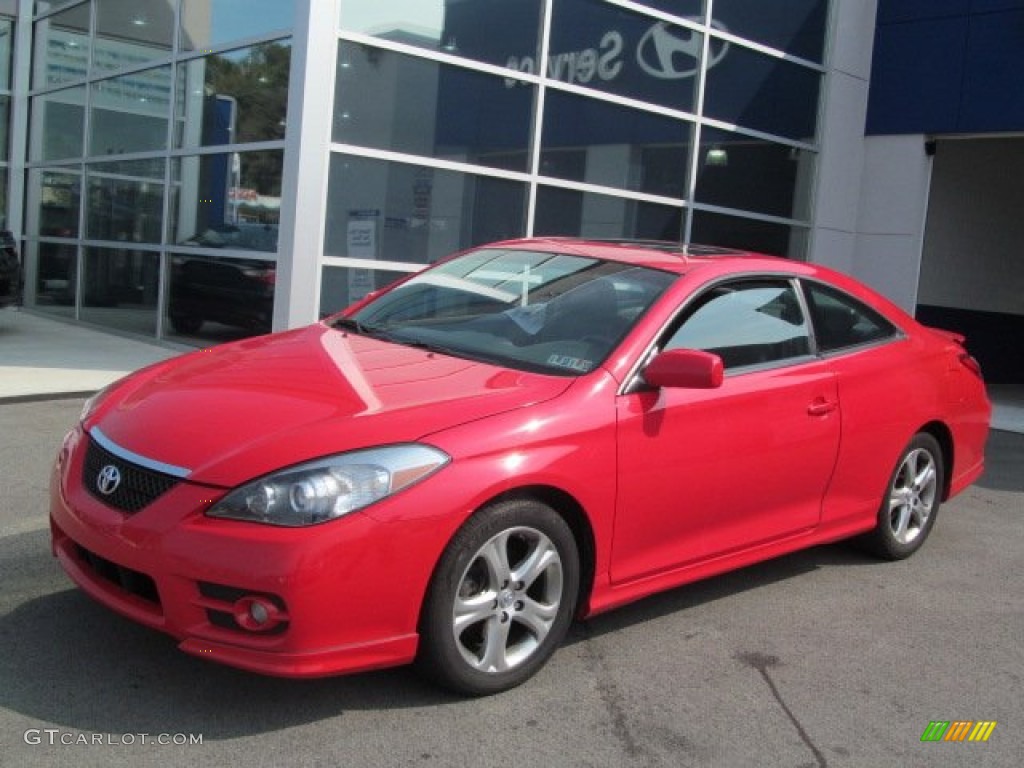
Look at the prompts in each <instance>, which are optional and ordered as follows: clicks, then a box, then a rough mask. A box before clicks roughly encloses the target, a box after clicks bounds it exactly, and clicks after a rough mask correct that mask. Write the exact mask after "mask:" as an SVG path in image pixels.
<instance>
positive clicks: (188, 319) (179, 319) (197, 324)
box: [171, 315, 203, 336]
mask: <svg viewBox="0 0 1024 768" xmlns="http://www.w3.org/2000/svg"><path fill="white" fill-rule="evenodd" d="M171 327H172V328H173V329H174V330H175V331H176V332H177V333H182V334H185V335H186V336H191V335H193V334H196V333H199V329H200V328H202V327H203V318H201V317H193V316H191V315H171Z"/></svg>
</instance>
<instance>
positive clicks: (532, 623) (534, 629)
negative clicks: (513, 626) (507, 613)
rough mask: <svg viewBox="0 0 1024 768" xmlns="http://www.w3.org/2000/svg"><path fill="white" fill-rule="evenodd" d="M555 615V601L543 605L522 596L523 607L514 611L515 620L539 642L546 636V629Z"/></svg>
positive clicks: (549, 627) (556, 608)
mask: <svg viewBox="0 0 1024 768" xmlns="http://www.w3.org/2000/svg"><path fill="white" fill-rule="evenodd" d="M557 616H558V603H557V602H556V603H553V604H551V605H545V604H543V603H538V602H537V601H536V600H534V599H532V598H530V597H525V596H524V598H523V607H522V608H521V609H520V610H519V611H518V612H517V613H516V615H515V620H516V621H517V622H519V623H520V624H522V625H523V626H524V627H526V628H527V629H528V630H529V631H530V633H531V634H532V635H533V636H534V637H535V638H536V639H537V642H538V643H539V642H542V641H543V640H544V638H545V637H547V634H548V630H550V629H551V624H552V623H553V622H554V620H555V617H557Z"/></svg>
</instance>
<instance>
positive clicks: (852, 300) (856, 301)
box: [799, 277, 906, 360]
mask: <svg viewBox="0 0 1024 768" xmlns="http://www.w3.org/2000/svg"><path fill="white" fill-rule="evenodd" d="M799 282H800V291H801V294H802V295H803V300H804V304H805V306H806V307H807V315H808V319H809V320H810V324H811V329H812V336H813V347H812V348H813V349H814V353H815V355H816V356H817V357H819V358H821V359H822V360H828V359H831V358H834V357H838V356H840V355H847V354H851V353H854V352H860V351H862V350H865V349H873V348H875V347H881V346H884V345H886V344H892V343H895V342H897V341H901V340H903V339H905V338H906V332H905V331H904V330H903V329H902V328H900V327H899V325H897V324H896V323H895V322H893V321H892V320H890V319H889V318H888V317H886V316H885V315H884V314H883V313H882V312H880V311H879V310H877V309H875V308H874V307H872V306H871V305H869V304H868V303H867V302H866V301H864V300H862V299H860V298H858V297H856V296H854V295H853V294H852V293H850V292H849V291H844V290H843V289H842V288H840V287H839V286H837V285H833V284H832V283H827V282H824V281H822V280H814V279H812V278H806V277H805V278H800V280H799ZM814 289H818V290H821V291H822V292H824V293H826V294H832V295H834V296H836V297H837V298H838V299H839V300H840V301H841V302H848V304H847V306H848V307H849V308H850V309H853V310H855V311H857V312H860V313H861V314H863V315H865V316H867V318H868V319H869V320H871V321H872V322H874V323H875V324H877V325H882V326H884V327H887V328H888V329H889V333H888V334H887V335H885V336H883V337H878V338H872V339H868V340H865V341H861V342H854V343H851V344H846V345H843V346H839V347H835V348H832V349H822V345H821V337H822V333H821V328H820V326H821V325H822V322H821V318H820V317H819V313H818V310H817V307H816V304H815V301H814V297H813V295H812V293H811V291H812V290H814Z"/></svg>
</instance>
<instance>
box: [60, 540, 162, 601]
mask: <svg viewBox="0 0 1024 768" xmlns="http://www.w3.org/2000/svg"><path fill="white" fill-rule="evenodd" d="M76 547H77V548H78V557H79V558H80V559H81V561H82V562H83V563H85V564H86V565H88V566H89V568H90V569H92V572H93V573H95V574H96V575H97V576H99V577H100V578H101V579H104V580H106V581H109V582H110V583H111V584H114V585H115V586H118V587H120V588H121V589H123V590H124V591H125V592H128V593H130V594H133V595H135V596H136V597H140V598H142V599H143V600H145V601H146V602H149V603H155V604H156V605H160V595H159V594H158V593H157V591H156V582H154V581H153V579H151V578H150V577H149V576H147V575H146V574H144V573H139V572H138V571H133V570H132V569H131V568H125V567H124V566H122V565H118V564H117V563H112V562H111V561H109V560H107V559H106V558H103V557H100V556H99V555H97V554H95V553H94V552H90V551H89V550H88V549H86V548H85V547H83V546H80V545H76Z"/></svg>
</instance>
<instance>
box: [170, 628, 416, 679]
mask: <svg viewBox="0 0 1024 768" xmlns="http://www.w3.org/2000/svg"><path fill="white" fill-rule="evenodd" d="M418 644H419V636H418V635H405V636H402V637H392V638H388V639H386V640H378V641H375V642H373V643H366V644H363V645H346V646H342V647H340V648H330V649H319V650H317V651H313V652H310V653H301V654H299V653H275V652H267V651H258V650H253V649H250V648H239V647H237V646H232V645H227V644H224V643H215V642H210V641H209V640H203V639H201V638H194V637H190V638H187V639H185V640H183V641H182V642H181V643H180V644H179V645H178V648H179V649H180V650H182V651H184V652H185V653H189V654H192V655H193V656H198V657H199V658H201V659H209V660H210V661H216V662H218V663H220V664H226V665H228V666H231V667H237V668H239V669H245V670H248V671H249V672H257V673H259V674H261V675H272V676H274V677H293V678H313V677H327V676H330V675H341V674H349V673H352V672H367V671H369V670H372V669H384V668H386V667H396V666H399V665H402V664H409V663H410V662H412V661H413V659H415V658H416V648H417V646H418Z"/></svg>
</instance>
